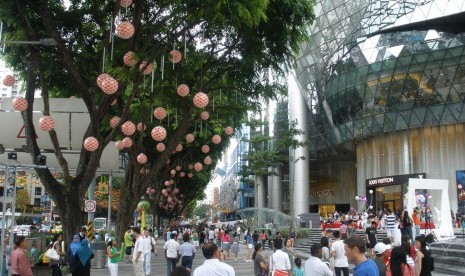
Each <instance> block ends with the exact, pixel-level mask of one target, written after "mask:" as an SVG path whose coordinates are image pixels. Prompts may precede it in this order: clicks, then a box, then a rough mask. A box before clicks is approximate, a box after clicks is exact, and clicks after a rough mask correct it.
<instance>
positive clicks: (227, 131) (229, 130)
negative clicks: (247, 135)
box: [224, 126, 234, 136]
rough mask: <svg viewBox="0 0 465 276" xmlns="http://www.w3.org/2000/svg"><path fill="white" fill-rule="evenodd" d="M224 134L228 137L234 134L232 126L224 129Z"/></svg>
mask: <svg viewBox="0 0 465 276" xmlns="http://www.w3.org/2000/svg"><path fill="white" fill-rule="evenodd" d="M224 133H225V134H226V135H228V136H229V135H232V134H233V133H234V129H233V128H232V127H230V126H227V127H225V128H224Z"/></svg>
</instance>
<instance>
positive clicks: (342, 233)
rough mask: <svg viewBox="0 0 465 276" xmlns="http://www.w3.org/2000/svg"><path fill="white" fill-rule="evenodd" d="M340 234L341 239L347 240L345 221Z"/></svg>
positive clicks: (340, 228)
mask: <svg viewBox="0 0 465 276" xmlns="http://www.w3.org/2000/svg"><path fill="white" fill-rule="evenodd" d="M339 232H341V239H342V240H345V239H346V238H347V222H346V221H343V222H342V224H341V227H339Z"/></svg>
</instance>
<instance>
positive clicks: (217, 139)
mask: <svg viewBox="0 0 465 276" xmlns="http://www.w3.org/2000/svg"><path fill="white" fill-rule="evenodd" d="M212 143H213V144H215V145H218V144H219V143H221V136H219V135H218V134H215V135H213V137H212Z"/></svg>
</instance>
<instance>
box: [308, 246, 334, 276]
mask: <svg viewBox="0 0 465 276" xmlns="http://www.w3.org/2000/svg"><path fill="white" fill-rule="evenodd" d="M321 258H322V247H321V245H318V244H314V245H312V246H311V247H310V258H309V259H308V260H307V261H306V262H305V267H304V272H305V276H320V275H321V276H333V272H332V271H331V269H329V267H328V266H327V265H326V264H325V263H323V262H322V261H321Z"/></svg>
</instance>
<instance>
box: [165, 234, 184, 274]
mask: <svg viewBox="0 0 465 276" xmlns="http://www.w3.org/2000/svg"><path fill="white" fill-rule="evenodd" d="M175 238H176V234H174V233H171V237H170V239H169V240H168V241H167V242H166V243H165V245H164V246H163V249H164V250H165V259H166V268H167V273H168V275H170V274H171V271H172V270H173V269H174V268H175V267H176V263H177V262H178V259H179V255H178V254H179V253H178V251H179V248H180V246H179V243H178V242H177V241H176V240H175Z"/></svg>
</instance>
